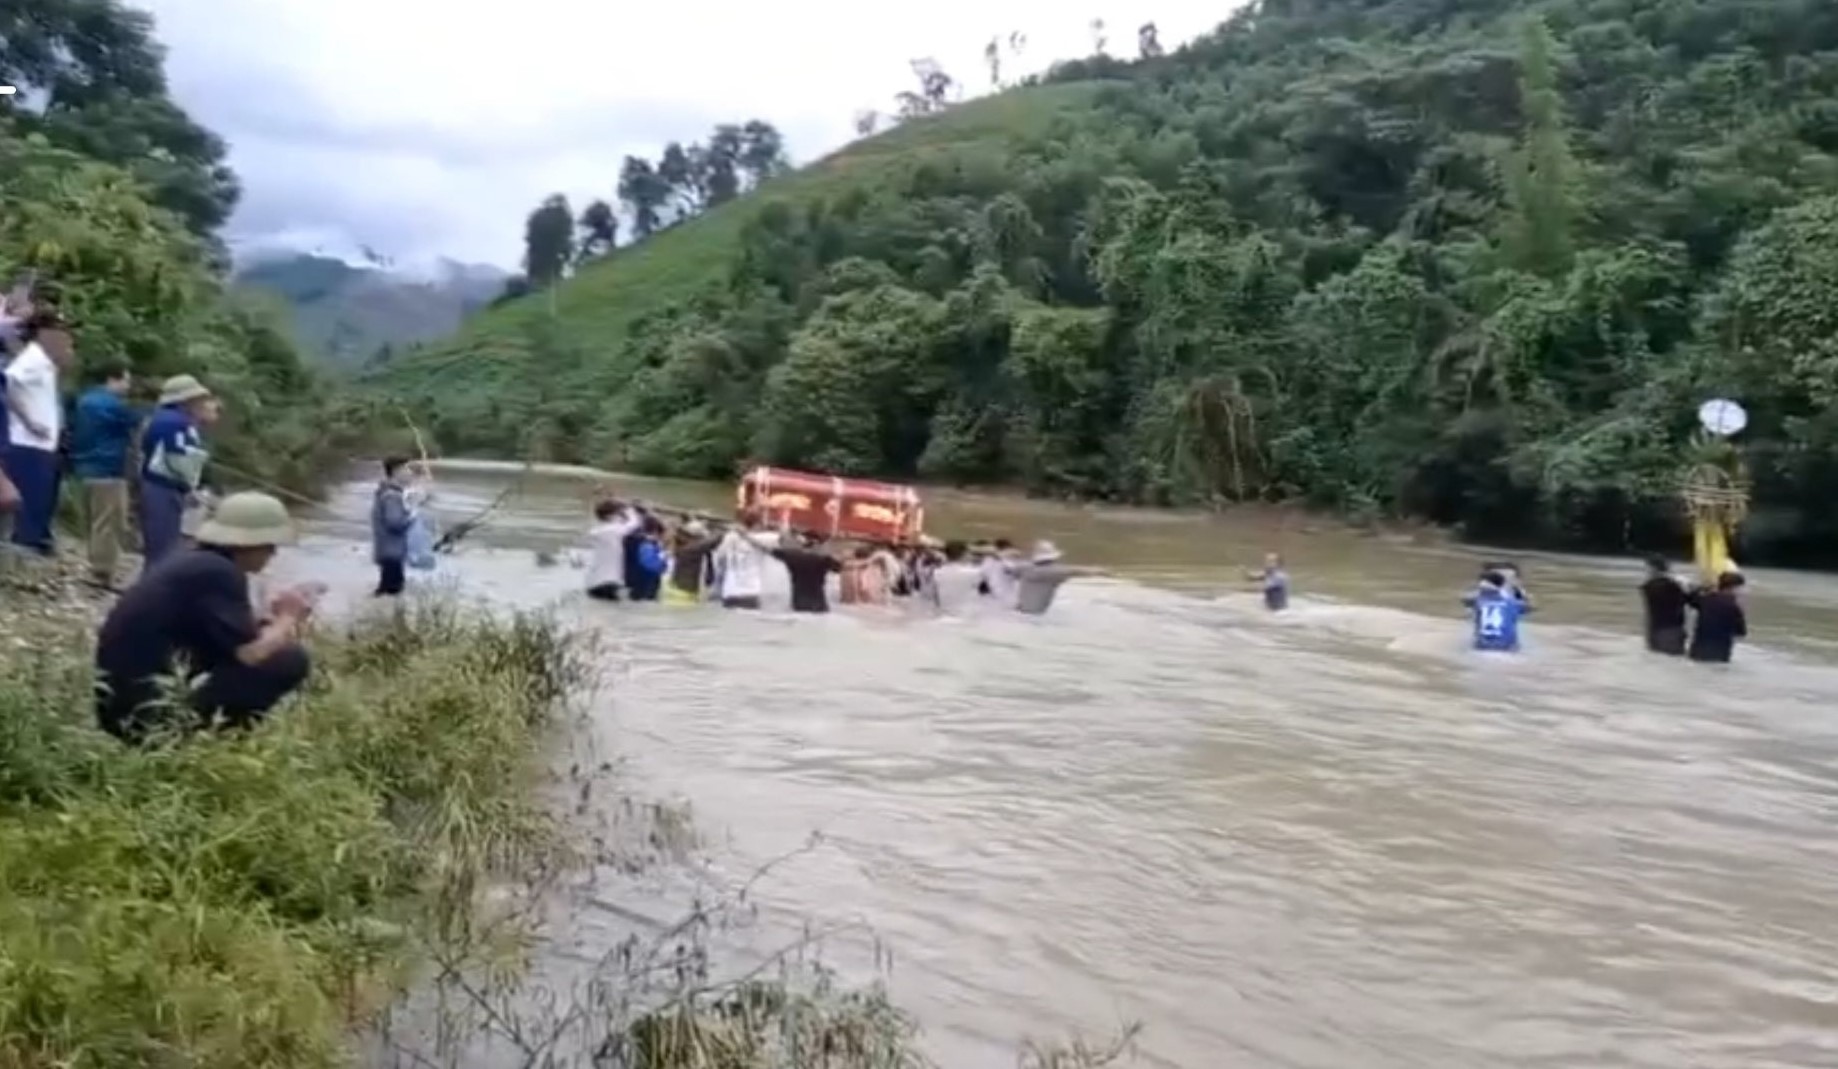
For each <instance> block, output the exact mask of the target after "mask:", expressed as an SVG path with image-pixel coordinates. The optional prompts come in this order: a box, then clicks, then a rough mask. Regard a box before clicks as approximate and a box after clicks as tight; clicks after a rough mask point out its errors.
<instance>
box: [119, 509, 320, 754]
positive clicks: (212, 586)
mask: <svg viewBox="0 0 1838 1069" xmlns="http://www.w3.org/2000/svg"><path fill="white" fill-rule="evenodd" d="M293 538H294V533H293V523H292V521H291V520H290V519H289V518H288V515H287V508H286V506H284V505H282V504H281V502H280V501H278V500H276V499H275V498H272V497H270V496H268V495H267V494H261V493H240V494H231V495H230V496H228V497H226V498H224V499H223V500H222V501H221V502H219V503H218V505H217V509H216V511H215V512H214V513H213V514H212V515H211V517H210V518H209V519H207V520H206V521H204V523H203V524H202V525H201V526H200V527H199V529H198V546H197V548H196V549H187V550H181V551H179V552H177V553H174V554H172V555H170V556H168V557H167V558H166V559H165V560H163V561H161V562H160V563H158V564H156V565H154V566H153V567H152V568H150V569H149V570H147V571H146V572H144V573H142V575H141V577H140V581H139V582H137V583H135V584H134V585H133V586H132V587H129V588H128V590H127V592H126V593H124V594H123V595H122V596H121V600H119V601H117V602H116V603H115V606H114V608H113V609H111V610H110V611H109V614H108V616H107V618H106V619H104V620H103V622H102V629H101V631H100V633H99V634H98V635H97V637H96V680H97V695H96V717H97V719H98V720H99V721H100V723H101V725H102V729H103V730H104V731H107V732H108V733H109V734H111V735H114V736H115V737H117V738H119V739H122V740H123V741H125V742H129V743H139V742H141V741H142V740H144V738H145V737H146V734H147V732H148V731H149V730H150V729H152V728H154V727H155V726H156V725H157V724H158V723H159V721H160V720H161V719H162V718H163V714H164V713H165V711H166V709H167V708H168V707H166V706H165V705H164V704H163V703H162V700H161V699H162V696H163V695H162V690H161V686H160V682H159V681H160V678H161V677H164V676H169V675H177V676H178V677H179V678H180V680H181V681H182V682H181V686H182V687H183V688H184V689H183V692H182V693H183V697H182V698H181V699H180V701H182V702H183V703H184V704H185V705H187V706H189V707H190V709H191V710H192V711H193V712H195V713H198V714H202V715H204V716H206V717H211V718H215V720H216V722H217V724H218V725H219V726H223V727H246V726H250V725H252V724H254V723H256V722H257V721H259V720H260V719H261V718H262V717H263V716H264V715H266V714H267V712H268V711H269V710H270V709H272V708H274V706H275V705H276V704H277V703H279V702H280V700H281V699H282V698H284V697H286V696H287V695H288V694H290V693H292V692H293V691H294V690H295V689H297V688H298V687H299V686H300V684H301V683H303V682H305V681H306V677H307V674H308V672H309V671H310V670H311V668H312V663H311V661H310V660H309V659H308V657H307V653H306V650H305V649H304V648H302V647H301V646H300V644H299V641H298V640H299V636H300V632H301V629H302V628H303V626H304V625H305V623H306V621H307V620H308V619H309V618H310V617H311V616H312V613H313V607H314V604H315V603H316V601H317V600H318V598H319V596H320V594H322V593H323V592H324V588H323V587H320V586H317V585H312V586H300V587H292V588H289V589H287V590H284V591H281V592H280V593H279V594H277V595H276V596H275V597H274V599H273V600H272V601H271V602H270V603H269V605H268V613H267V617H266V619H264V620H260V621H258V620H257V619H256V615H255V612H254V610H253V608H252V607H251V605H250V598H249V577H250V576H251V575H255V574H257V573H259V572H260V571H261V570H262V569H264V568H266V567H267V566H268V562H269V561H271V560H273V559H274V555H275V550H276V547H278V546H282V545H286V544H289V543H291V542H292V541H293Z"/></svg>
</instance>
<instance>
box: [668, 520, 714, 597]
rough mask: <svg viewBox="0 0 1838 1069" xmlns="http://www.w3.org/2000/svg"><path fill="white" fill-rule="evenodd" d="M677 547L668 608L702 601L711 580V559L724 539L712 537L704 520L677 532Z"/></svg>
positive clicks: (672, 565) (673, 562) (672, 569)
mask: <svg viewBox="0 0 1838 1069" xmlns="http://www.w3.org/2000/svg"><path fill="white" fill-rule="evenodd" d="M674 541H675V546H674V548H673V549H672V551H671V556H670V582H669V583H668V584H666V585H665V587H664V603H665V604H667V605H694V604H695V603H696V602H698V601H701V600H702V590H703V587H704V585H705V583H706V581H707V578H708V572H709V557H710V555H711V554H713V553H714V552H715V547H716V546H717V545H719V544H720V542H721V536H719V535H710V534H709V533H708V527H707V526H706V525H705V524H703V523H702V522H701V521H700V520H690V521H689V522H688V523H685V524H683V525H682V526H681V527H678V528H677V529H676V532H675V539H674Z"/></svg>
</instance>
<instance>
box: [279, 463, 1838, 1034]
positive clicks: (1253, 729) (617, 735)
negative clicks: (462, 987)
mask: <svg viewBox="0 0 1838 1069" xmlns="http://www.w3.org/2000/svg"><path fill="white" fill-rule="evenodd" d="M513 481H515V482H516V483H517V485H518V487H519V489H518V491H517V493H516V494H515V496H514V497H513V498H512V499H511V500H509V501H507V503H506V505H505V507H504V508H503V509H502V510H501V511H500V512H498V513H497V514H496V515H495V516H494V518H493V521H492V522H491V523H490V524H489V525H488V526H486V527H485V528H484V529H482V530H481V531H480V532H479V533H478V534H476V535H474V536H473V537H472V538H471V539H469V540H468V541H467V542H466V543H465V546H464V548H463V550H462V552H460V553H458V554H456V555H455V556H454V557H452V558H451V559H450V560H447V561H446V562H445V563H443V566H442V567H443V572H444V573H445V575H444V581H446V582H451V583H456V584H458V585H459V586H460V587H461V588H462V589H463V590H465V591H466V592H468V593H472V594H476V595H481V596H487V597H491V598H496V599H500V600H503V601H508V602H514V603H517V604H525V605H537V604H551V603H553V604H556V605H558V606H559V607H560V609H561V611H563V612H564V613H567V614H570V615H572V616H575V617H577V618H579V619H581V620H583V621H585V622H587V623H588V624H590V625H591V626H594V627H597V628H600V629H603V631H604V633H605V635H606V638H607V650H608V654H607V656H608V661H609V663H608V665H607V669H608V673H609V684H610V685H609V687H608V689H607V692H606V694H605V696H604V698H603V700H602V701H601V704H600V705H599V707H598V708H597V709H596V710H595V722H596V725H597V726H598V727H599V728H600V729H602V730H604V732H605V733H606V735H607V737H608V738H610V739H612V740H613V745H614V746H615V747H616V748H617V750H618V751H619V752H620V754H621V755H622V757H623V758H624V761H625V764H624V767H623V770H622V775H623V776H624V778H625V780H626V781H627V784H628V785H629V786H630V787H631V788H632V789H635V790H639V791H642V792H646V793H648V794H650V795H652V796H656V797H665V798H685V799H688V800H689V801H690V802H691V803H692V804H693V807H694V813H695V820H696V823H697V825H698V826H699V827H700V828H702V830H703V831H704V833H705V834H706V835H708V836H710V837H711V843H712V845H711V846H710V848H709V849H710V852H711V854H712V855H713V860H714V862H715V864H717V865H718V866H720V867H721V868H723V869H724V870H726V871H729V872H733V873H748V872H751V871H752V870H753V869H754V868H755V867H757V866H758V865H760V864H762V863H764V862H766V861H767V860H769V859H771V858H773V857H776V856H778V855H780V854H783V853H786V852H787V851H791V850H795V849H796V848H797V847H798V846H799V844H801V843H804V842H805V841H806V840H807V839H808V838H809V837H810V835H811V833H812V832H813V831H821V832H822V834H823V837H824V843H823V845H822V846H820V847H819V848H817V849H815V850H813V851H811V852H809V853H807V854H803V855H800V856H798V857H797V858H796V859H794V860H793V861H792V862H790V863H788V864H787V865H785V866H783V867H781V868H779V869H776V870H775V871H774V872H773V874H772V875H771V876H770V877H768V878H767V879H766V880H765V881H764V882H763V883H762V884H761V885H760V888H759V890H758V899H759V901H760V902H761V903H762V904H763V907H764V909H765V910H766V912H767V913H768V914H769V915H770V916H771V917H772V918H774V919H775V920H776V922H777V923H778V924H780V925H781V926H786V927H792V928H795V927H796V925H798V924H799V923H802V922H804V921H806V920H809V921H812V922H814V923H820V924H821V923H839V922H859V924H860V926H861V927H860V929H859V931H858V932H856V933H855V934H849V935H844V936H841V937H839V939H840V941H841V944H842V945H841V946H840V947H839V948H838V950H837V952H836V953H837V958H838V960H840V961H842V962H844V963H845V964H848V963H865V962H866V961H867V960H869V959H868V951H867V949H866V948H867V946H868V945H869V936H868V935H867V934H865V933H872V936H873V937H874V938H875V939H877V940H878V941H879V943H881V944H884V945H885V947H886V948H887V950H888V951H889V952H890V953H891V954H892V956H893V959H894V966H893V968H892V971H891V974H890V978H889V983H890V985H891V988H892V991H893V993H894V996H895V998H896V1001H898V1002H899V1003H901V1004H902V1005H903V1006H905V1007H906V1008H908V1009H910V1010H911V1011H913V1012H914V1013H915V1014H916V1016H917V1017H918V1018H919V1019H920V1020H921V1021H922V1022H923V1024H924V1027H925V1030H926V1035H927V1037H928V1041H927V1042H928V1045H929V1048H930V1050H931V1052H932V1053H933V1054H934V1055H935V1056H936V1057H937V1058H938V1059H939V1060H940V1061H941V1062H942V1063H943V1064H945V1065H948V1066H952V1067H954V1069H956V1067H964V1069H982V1067H998V1066H999V1067H1007V1066H1012V1065H1013V1064H1014V1051H1015V1047H1016V1043H1017V1041H1018V1040H1020V1039H1022V1038H1024V1037H1040V1038H1050V1037H1057V1036H1061V1035H1064V1034H1066V1033H1068V1032H1071V1031H1075V1030H1077V1031H1083V1032H1086V1033H1088V1034H1096V1033H1102V1032H1104V1031H1106V1030H1107V1029H1110V1028H1112V1027H1114V1026H1115V1025H1117V1024H1119V1023H1121V1022H1127V1021H1138V1022H1141V1023H1142V1025H1143V1026H1144V1031H1143V1033H1142V1037H1141V1041H1140V1051H1141V1064H1146V1065H1158V1066H1183V1067H1194V1069H1211V1067H1224V1066H1247V1067H1298V1069H1346V1067H1349V1066H1358V1067H1361V1069H1392V1067H1395V1069H1424V1067H1440V1066H1447V1067H1450V1069H1483V1067H1502V1069H1504V1067H1515V1069H1516V1067H1528V1066H1553V1067H1564V1069H1572V1067H1583V1066H1589V1067H1618V1066H1642V1067H1645V1066H1651V1067H1655V1069H1660V1067H1663V1069H1678V1067H1681V1066H1692V1067H1694V1069H1725V1067H1727V1069H1768V1067H1782V1069H1786V1067H1793V1069H1805V1067H1810V1066H1822V1065H1838V921H1834V919H1833V910H1834V908H1838V669H1835V668H1833V667H1831V665H1832V664H1834V663H1838V662H1834V657H1833V653H1834V650H1838V581H1834V580H1833V579H1832V578H1829V577H1818V576H1805V575H1799V574H1792V573H1771V572H1768V571H1765V570H1763V571H1759V572H1755V573H1752V574H1751V597H1750V619H1751V628H1752V631H1753V636H1754V638H1753V643H1752V644H1751V645H1746V646H1744V647H1742V648H1741V649H1740V650H1739V652H1738V655H1737V661H1736V663H1735V664H1733V665H1731V666H1728V667H1720V668H1706V667H1701V666H1694V665H1687V664H1682V663H1679V662H1675V661H1671V660H1666V659H1661V658H1656V657H1653V656H1650V655H1648V654H1646V653H1645V652H1644V651H1643V650H1642V648H1641V644H1640V641H1639V639H1638V637H1637V634H1636V628H1637V623H1638V619H1639V606H1638V604H1637V599H1636V596H1635V594H1634V592H1633V588H1634V586H1635V585H1636V583H1637V582H1638V581H1639V570H1640V569H1639V565H1638V563H1637V562H1633V561H1610V560H1600V559H1587V558H1576V557H1558V556H1548V555H1540V554H1519V555H1518V556H1517V558H1516V559H1517V560H1518V561H1519V562H1520V565H1521V567H1522V569H1523V571H1524V573H1525V576H1526V579H1527V581H1528V585H1529V586H1530V588H1531V589H1532V591H1533V593H1534V595H1535V596H1536V597H1537V598H1538V599H1539V602H1540V610H1541V611H1540V613H1539V614H1538V615H1537V616H1535V617H1533V618H1532V620H1531V621H1530V622H1529V623H1528V624H1527V625H1526V628H1525V632H1524V638H1525V645H1526V650H1525V653H1524V654H1523V655H1522V656H1520V657H1517V658H1498V657H1495V658H1489V659H1481V658H1477V657H1476V656H1475V655H1472V654H1470V653H1468V652H1466V651H1465V650H1464V640H1465V635H1466V632H1465V626H1464V622H1463V619H1462V617H1461V614H1460V612H1459V609H1458V608H1457V607H1456V605H1455V598H1456V596H1457V594H1458V593H1459V592H1460V591H1461V590H1462V589H1464V588H1465V587H1466V586H1467V585H1468V584H1469V583H1470V582H1471V581H1472V578H1473V575H1474V571H1475V565H1476V562H1477V560H1478V559H1479V558H1480V557H1481V556H1482V555H1483V553H1482V551H1480V550H1476V549H1474V548H1471V547H1467V548H1464V547H1451V546H1445V545H1439V544H1435V543H1431V542H1422V543H1419V542H1416V541H1413V540H1410V539H1405V538H1393V539H1387V538H1375V537H1367V536H1360V535H1354V534H1350V533H1346V532H1342V531H1338V530H1336V529H1335V528H1333V527H1332V526H1331V525H1330V524H1327V523H1325V522H1321V521H1314V520H1304V519H1302V518H1299V517H1257V518H1250V519H1238V520H1234V519H1232V518H1226V519H1223V520H1221V519H1214V518H1210V517H1195V516H1180V515H1174V514H1167V513H1149V512H1134V511H1126V510H1110V509H1095V508H1067V507H1059V506H1052V505H1044V504H1034V503H1028V502H1021V501H1016V500H1006V499H996V498H975V497H948V496H945V497H936V498H934V499H933V500H931V501H929V502H928V520H929V525H930V526H931V527H932V528H933V529H934V530H937V531H939V532H941V533H943V532H950V533H953V534H956V533H962V534H965V535H971V536H983V535H1008V536H1010V537H1012V538H1014V539H1015V540H1016V541H1017V542H1021V543H1024V544H1025V543H1026V542H1027V541H1031V540H1032V539H1034V538H1038V537H1051V538H1053V539H1055V540H1056V541H1058V542H1059V544H1060V545H1061V546H1062V548H1064V549H1065V550H1067V553H1068V557H1069V559H1070V560H1071V561H1073V562H1076V563H1092V564H1099V565H1103V566H1106V567H1107V568H1109V569H1111V570H1112V572H1113V577H1111V578H1107V579H1101V580H1089V581H1077V582H1074V583H1072V584H1069V585H1068V586H1067V587H1066V588H1065V589H1063V590H1062V591H1061V595H1060V598H1059V601H1058V603H1057V604H1056V605H1055V607H1054V609H1053V611H1052V613H1051V614H1050V615H1049V616H1047V617H1045V618H1040V619H1024V618H1018V617H1015V616H1013V615H1009V614H1003V613H988V614H984V615H980V616H977V617H974V618H970V619H963V620H936V619H930V618H926V617H923V616H919V615H908V614H903V613H853V612H838V613H835V614H833V615H831V616H830V617H827V618H792V617H791V616H790V615H789V614H788V613H785V612H783V606H784V599H783V579H782V577H781V578H780V580H779V582H780V591H779V596H778V597H777V598H776V599H774V598H771V597H769V599H768V602H769V604H768V610H769V611H766V612H763V613H760V614H746V613H724V612H722V611H720V610H718V609H705V608H674V607H666V606H655V605H654V606H601V605H587V604H584V603H583V600H582V599H581V598H580V597H579V595H578V593H577V590H578V587H579V585H580V583H581V578H582V576H581V573H580V572H579V571H578V570H576V569H574V568H571V567H569V566H568V564H567V563H566V561H565V559H564V562H563V563H561V564H559V565H556V566H549V567H543V566H539V564H538V563H537V559H536V554H535V553H534V552H532V551H533V550H535V549H554V548H557V547H563V546H566V545H567V544H569V543H572V542H575V541H576V540H578V538H579V535H580V533H581V532H582V531H583V529H584V527H585V523H586V520H585V514H586V507H585V502H586V500H587V493H588V486H589V485H590V484H589V483H587V482H585V481H583V480H581V479H578V478H570V477H564V476H549V477H543V478H540V479H522V480H513V478H512V476H511V475H509V474H506V473H502V472H497V473H493V472H486V473H479V472H470V473H458V472H451V471H450V472H445V473H443V474H442V475H441V476H440V478H439V480H438V482H437V484H436V490H437V495H438V496H437V500H436V503H437V505H438V507H439V509H440V510H441V511H442V512H443V513H444V514H446V515H448V516H464V515H468V514H471V513H472V512H474V511H475V510H476V509H478V508H479V507H481V505H482V504H483V503H484V502H486V501H489V500H491V499H492V498H493V497H494V496H495V495H496V494H497V493H498V492H499V490H500V489H501V488H502V487H504V486H506V485H508V484H509V483H511V482H513ZM624 485H625V486H626V487H627V488H628V489H629V490H630V491H631V492H633V493H635V494H637V495H638V496H641V497H650V498H653V499H656V500H660V501H669V502H672V503H675V504H680V505H690V506H698V507H707V508H711V509H722V508H725V507H727V506H728V505H729V504H730V502H731V498H730V495H729V492H728V491H727V490H725V489H723V488H716V487H708V486H701V485H695V484H670V483H650V482H644V481H641V480H625V481H624ZM368 493H369V491H368V488H367V487H365V486H352V487H347V488H346V489H345V490H344V491H342V492H340V493H339V494H337V495H335V496H334V498H333V499H332V500H331V501H330V503H329V504H328V506H327V508H326V509H325V510H324V511H323V512H322V513H321V514H320V515H318V516H317V517H315V518H314V519H313V521H312V522H311V524H310V527H309V530H310V536H309V537H308V538H307V540H306V542H305V544H304V545H303V547H302V550H301V551H300V552H298V553H296V554H294V556H293V558H292V559H291V560H290V561H288V562H286V564H285V569H286V570H287V571H291V572H293V573H295V574H312V575H316V576H320V577H324V578H327V579H329V580H330V581H331V582H332V583H333V585H334V587H335V590H336V592H337V594H338V595H340V596H353V597H354V596H357V595H360V594H362V593H363V592H364V584H365V583H366V582H369V581H371V577H370V574H369V572H368V571H367V570H366V567H365V561H366V559H367V558H366V556H365V552H366V551H365V549H364V548H361V547H360V546H359V545H358V544H357V542H356V540H357V539H359V538H361V537H362V536H363V532H364V527H363V524H362V519H363V516H364V510H365V507H366V506H367V503H368ZM1266 550H1278V551H1281V552H1282V553H1283V554H1284V555H1285V557H1286V558H1287V559H1288V562H1289V566H1290V570H1291V573H1292V575H1293V577H1294V581H1295V589H1296V594H1297V597H1296V602H1295V604H1294V606H1293V607H1292V609H1291V611H1290V612H1288V613H1286V614H1284V615H1282V616H1280V617H1273V616H1272V615H1270V614H1268V613H1266V612H1265V611H1264V610H1263V608H1262V604H1261V601H1260V599H1259V598H1258V597H1257V595H1256V593H1255V591H1254V590H1252V589H1251V586H1250V584H1248V583H1247V582H1246V581H1245V580H1244V571H1245V569H1246V568H1247V567H1248V566H1250V565H1252V564H1254V563H1255V562H1257V560H1258V559H1259V558H1260V557H1261V555H1262V554H1263V553H1264V552H1265V551H1266ZM774 609H776V610H777V611H773V610H774ZM603 893H606V892H604V891H603ZM643 894H644V888H642V887H639V886H631V887H627V888H625V890H624V893H622V894H618V897H619V899H620V900H619V902H618V903H617V904H615V905H609V906H608V907H607V908H605V909H601V908H597V907H594V906H592V905H591V904H589V905H588V907H587V908H585V909H583V911H582V913H581V916H580V918H579V920H578V921H577V922H576V924H575V925H574V926H573V928H572V930H571V931H570V932H569V933H568V940H569V941H570V942H571V943H572V944H574V949H573V950H572V951H571V952H572V953H575V954H576V955H577V956H585V957H591V954H592V951H593V950H594V949H595V947H594V943H595V940H596V939H600V938H604V939H607V940H611V939H615V938H617V936H616V935H615V934H613V933H616V932H618V931H620V930H621V926H622V925H626V924H629V921H626V920H623V919H621V918H623V917H625V916H629V915H630V914H632V913H634V912H635V913H637V914H640V915H642V914H643V913H644V912H645V909H646V906H645V902H644V900H643ZM601 914H604V916H601ZM862 967H864V968H865V965H863V966H862Z"/></svg>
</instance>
